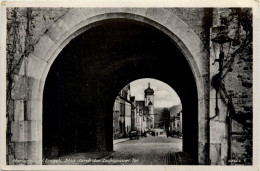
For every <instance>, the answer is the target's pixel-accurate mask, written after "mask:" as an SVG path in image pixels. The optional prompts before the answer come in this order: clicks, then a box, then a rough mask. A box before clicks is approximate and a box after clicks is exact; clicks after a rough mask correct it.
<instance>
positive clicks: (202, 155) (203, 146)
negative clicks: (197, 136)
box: [198, 141, 208, 165]
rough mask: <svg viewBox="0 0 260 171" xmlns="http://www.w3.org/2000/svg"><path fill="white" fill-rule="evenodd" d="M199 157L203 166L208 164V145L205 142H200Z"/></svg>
mask: <svg viewBox="0 0 260 171" xmlns="http://www.w3.org/2000/svg"><path fill="white" fill-rule="evenodd" d="M198 155H199V157H198V162H199V164H201V165H205V164H207V155H208V154H207V150H206V144H205V143H204V142H200V141H199V154H198Z"/></svg>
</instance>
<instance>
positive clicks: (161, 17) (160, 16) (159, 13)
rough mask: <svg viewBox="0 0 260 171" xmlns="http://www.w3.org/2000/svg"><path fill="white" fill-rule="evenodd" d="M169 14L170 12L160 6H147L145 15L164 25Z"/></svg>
mask: <svg viewBox="0 0 260 171" xmlns="http://www.w3.org/2000/svg"><path fill="white" fill-rule="evenodd" d="M170 15H171V12H170V11H168V10H166V9H162V8H148V9H147V11H146V14H145V16H146V17H147V18H149V19H152V20H154V21H156V22H157V23H160V24H162V25H164V24H165V23H166V21H167V19H168V18H169V16H170Z"/></svg>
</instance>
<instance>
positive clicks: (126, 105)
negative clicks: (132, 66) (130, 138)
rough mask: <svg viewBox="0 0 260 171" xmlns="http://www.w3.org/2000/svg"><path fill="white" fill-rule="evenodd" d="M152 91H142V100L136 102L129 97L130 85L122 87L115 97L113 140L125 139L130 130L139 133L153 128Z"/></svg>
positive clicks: (133, 98)
mask: <svg viewBox="0 0 260 171" xmlns="http://www.w3.org/2000/svg"><path fill="white" fill-rule="evenodd" d="M154 121H155V114H154V90H153V89H152V88H150V83H148V88H147V89H145V90H144V100H141V101H136V100H135V96H131V91H130V84H128V85H127V86H126V87H124V88H123V89H122V90H121V91H120V92H119V94H118V96H117V97H116V100H115V103H114V109H113V133H114V139H118V138H123V137H126V136H127V134H128V132H129V131H130V130H131V129H136V130H138V131H139V132H140V133H142V132H144V131H147V130H148V129H151V128H154V126H155V122H154Z"/></svg>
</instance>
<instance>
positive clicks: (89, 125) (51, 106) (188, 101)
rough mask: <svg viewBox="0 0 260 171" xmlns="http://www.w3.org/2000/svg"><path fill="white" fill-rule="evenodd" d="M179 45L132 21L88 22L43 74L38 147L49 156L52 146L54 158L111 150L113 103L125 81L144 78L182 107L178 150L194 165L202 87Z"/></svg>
mask: <svg viewBox="0 0 260 171" xmlns="http://www.w3.org/2000/svg"><path fill="white" fill-rule="evenodd" d="M162 30H163V28H162ZM175 38H176V37H175ZM180 44H181V42H178V43H176V42H175V40H174V39H172V38H171V37H170V36H168V35H166V34H165V33H163V32H162V31H160V30H159V29H157V28H155V27H152V26H151V25H149V24H146V23H144V22H139V21H135V20H132V19H126V18H125V19H122V18H121V19H120V18H114V19H106V20H102V21H99V22H95V23H93V27H92V28H90V29H88V30H86V31H85V32H83V33H81V34H80V35H78V36H77V37H75V38H74V39H72V40H71V41H70V42H69V43H68V44H67V45H66V47H65V48H64V49H62V51H61V52H60V53H59V55H58V57H57V58H56V59H55V60H54V62H53V64H52V66H51V68H50V71H49V72H48V75H47V78H46V82H45V86H44V93H43V148H44V149H45V148H49V149H51V148H52V149H54V151H55V148H53V147H56V151H58V152H57V153H60V154H66V153H72V152H92V151H112V150H113V114H112V113H111V106H113V104H114V100H115V99H114V98H115V97H116V96H117V94H118V92H119V91H120V90H121V88H122V87H124V86H125V85H126V84H128V83H129V82H131V81H133V80H136V79H139V78H147V77H148V78H149V77H150V78H155V79H158V80H161V81H163V82H165V83H167V84H168V85H169V86H171V87H172V88H173V89H174V90H175V91H176V92H177V93H178V95H179V97H180V99H181V102H182V108H183V151H186V152H188V153H189V154H191V155H192V156H193V158H194V161H196V162H197V161H198V149H199V144H198V141H199V131H198V127H199V124H198V123H199V121H198V118H199V117H198V99H199V97H198V96H199V95H200V96H201V94H200V93H201V92H199V94H198V90H200V89H202V88H198V87H197V86H202V85H200V84H198V83H199V82H200V80H197V79H198V75H199V73H197V72H196V69H197V68H195V69H194V68H192V67H191V66H192V65H193V64H192V61H193V60H192V59H188V60H187V58H189V56H187V54H188V53H189V52H188V51H186V52H185V51H183V49H185V47H180V46H179V45H180ZM195 78H196V79H195ZM57 144H58V145H57ZM190 164H194V163H190Z"/></svg>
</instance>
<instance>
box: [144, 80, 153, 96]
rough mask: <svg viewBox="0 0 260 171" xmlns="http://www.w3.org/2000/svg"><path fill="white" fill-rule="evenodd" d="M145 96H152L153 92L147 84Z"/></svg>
mask: <svg viewBox="0 0 260 171" xmlns="http://www.w3.org/2000/svg"><path fill="white" fill-rule="evenodd" d="M144 93H145V95H151V94H154V90H153V89H152V88H150V83H148V88H147V89H145V90H144Z"/></svg>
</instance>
